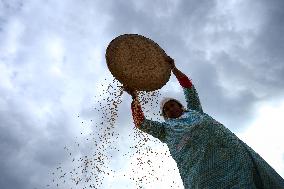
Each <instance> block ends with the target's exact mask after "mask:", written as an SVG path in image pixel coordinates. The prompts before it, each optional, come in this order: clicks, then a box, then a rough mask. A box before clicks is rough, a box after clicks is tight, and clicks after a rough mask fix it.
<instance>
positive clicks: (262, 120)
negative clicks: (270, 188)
mask: <svg viewBox="0 0 284 189" xmlns="http://www.w3.org/2000/svg"><path fill="white" fill-rule="evenodd" d="M256 107H257V108H256V109H257V110H258V111H257V112H256V115H255V118H254V120H253V121H252V123H251V124H250V125H249V126H248V128H247V129H245V130H244V131H243V132H240V133H239V134H238V136H239V137H240V138H241V139H242V140H243V141H245V142H246V143H247V144H248V145H249V146H251V147H252V148H253V149H254V150H255V151H256V152H257V153H258V154H260V155H261V156H262V157H263V158H264V159H265V160H266V161H267V162H268V163H269V164H270V165H271V166H272V167H273V168H274V169H275V170H276V171H277V172H278V173H279V174H280V175H281V176H282V177H284V148H283V147H284V140H283V138H284V116H283V112H284V100H282V101H280V100H279V101H272V102H265V103H261V104H258V105H256Z"/></svg>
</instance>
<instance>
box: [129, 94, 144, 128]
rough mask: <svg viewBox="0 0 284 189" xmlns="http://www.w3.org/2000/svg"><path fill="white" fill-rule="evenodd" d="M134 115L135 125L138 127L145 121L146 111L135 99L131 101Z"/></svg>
mask: <svg viewBox="0 0 284 189" xmlns="http://www.w3.org/2000/svg"><path fill="white" fill-rule="evenodd" d="M131 110H132V117H133V120H134V124H135V127H136V128H138V127H139V126H140V125H141V123H142V122H143V121H144V118H145V117H144V113H143V111H142V107H141V105H140V104H139V102H135V99H134V100H133V101H132V103H131Z"/></svg>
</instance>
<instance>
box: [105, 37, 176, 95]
mask: <svg viewBox="0 0 284 189" xmlns="http://www.w3.org/2000/svg"><path fill="white" fill-rule="evenodd" d="M166 56H167V54H166V53H165V51H164V50H163V49H162V48H161V47H160V46H159V45H158V44H157V43H155V42H154V41H152V40H151V39H148V38H146V37H144V36H141V35H138V34H124V35H120V36H118V37H116V38H115V39H113V40H112V41H111V42H110V43H109V45H108V47H107V49H106V62H107V66H108V69H109V70H110V72H111V73H112V75H113V76H114V77H115V78H116V79H117V80H118V81H119V82H121V83H122V84H123V85H126V86H128V87H129V88H130V89H134V90H138V91H154V90H157V89H160V88H162V87H163V86H164V85H165V84H166V83H167V82H168V80H169V78H170V75H171V68H170V65H169V63H168V62H167V61H166Z"/></svg>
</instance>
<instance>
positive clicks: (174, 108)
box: [164, 100, 183, 118]
mask: <svg viewBox="0 0 284 189" xmlns="http://www.w3.org/2000/svg"><path fill="white" fill-rule="evenodd" d="M164 112H165V114H166V116H167V117H168V118H178V117H179V116H181V114H182V112H183V110H182V108H181V107H180V105H179V104H178V103H177V102H175V101H173V100H170V101H168V102H166V104H165V105H164Z"/></svg>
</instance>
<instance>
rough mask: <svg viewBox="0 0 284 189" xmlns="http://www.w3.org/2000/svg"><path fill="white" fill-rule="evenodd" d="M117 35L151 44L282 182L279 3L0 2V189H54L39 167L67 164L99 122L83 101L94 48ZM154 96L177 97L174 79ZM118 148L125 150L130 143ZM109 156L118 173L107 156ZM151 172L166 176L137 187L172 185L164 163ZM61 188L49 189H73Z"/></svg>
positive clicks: (125, 108) (94, 67)
mask: <svg viewBox="0 0 284 189" xmlns="http://www.w3.org/2000/svg"><path fill="white" fill-rule="evenodd" d="M125 33H137V34H141V35H144V36H146V37H148V38H151V39H152V40H154V41H155V42H157V43H158V44H159V45H160V46H161V47H162V48H163V49H164V50H165V51H166V53H167V54H168V55H170V56H171V57H172V58H174V59H175V62H176V66H177V67H178V68H179V69H180V70H182V71H183V72H184V73H185V74H186V75H187V76H188V77H190V78H191V79H192V81H193V83H194V84H195V87H196V89H197V91H198V94H199V97H200V100H201V103H202V106H203V110H204V111H205V112H206V113H208V114H209V115H211V116H212V117H214V118H215V119H217V120H218V121H220V122H222V123H223V124H224V125H225V126H226V127H228V128H229V129H230V130H232V131H233V132H234V133H236V134H237V135H238V136H239V137H240V138H241V139H242V140H244V141H245V142H246V143H247V144H248V145H249V146H251V147H252V148H253V149H254V150H255V151H256V152H257V153H259V154H260V155H261V156H262V157H263V158H264V159H265V160H266V161H267V162H268V163H269V164H270V165H271V166H272V167H273V168H274V169H275V170H276V171H277V172H278V173H279V174H280V175H281V176H282V177H284V140H283V138H284V129H283V128H284V117H283V112H284V84H283V81H284V36H283V33H284V1H283V0H271V1H266V0H230V1H227V0H226V1H225V0H224V1H221V0H215V1H213V0H199V1H197V0H195V1H194V0H163V1H162V0H144V1H134V0H129V1H126V0H125V1H123V0H113V1H111V0H109V1H102V0H83V1H75V0H60V1H58V0H45V1H43V0H26V1H22V0H1V1H0V170H1V171H0V188H1V189H2V188H3V189H19V188H21V189H31V188H45V187H46V185H47V184H50V185H51V186H50V187H49V188H55V186H54V185H52V184H53V183H52V182H51V180H52V179H53V177H52V175H51V172H52V171H53V170H54V169H56V167H58V165H59V163H64V166H65V167H69V168H71V169H72V166H74V164H72V163H70V161H69V159H68V158H69V156H68V154H67V153H66V150H65V149H64V147H65V146H72V145H74V144H75V143H76V142H78V141H80V143H81V144H84V139H85V138H84V137H86V136H84V135H87V134H89V133H91V132H93V131H94V130H95V129H94V127H92V124H91V123H90V122H91V121H90V120H92V122H99V121H101V120H100V119H99V118H98V116H97V115H96V113H94V106H95V107H98V104H97V103H95V102H96V100H97V99H96V97H95V96H97V95H99V94H101V93H102V91H103V90H104V89H105V86H106V85H107V84H108V83H110V82H111V81H112V79H113V78H112V76H111V74H110V72H109V70H108V69H107V66H106V61H105V49H106V47H107V45H108V44H109V42H110V41H111V40H112V39H113V38H115V37H116V36H118V35H121V34H125ZM105 79H106V80H105ZM101 84H103V85H104V86H101ZM169 89H171V90H169ZM160 93H161V97H164V96H169V97H174V98H177V99H179V100H181V101H182V102H183V103H184V102H185V100H184V96H183V92H182V89H181V87H180V86H179V84H178V82H177V80H176V78H175V77H174V76H172V77H171V78H170V81H169V82H168V83H167V84H166V85H165V86H164V87H163V88H162V90H161V92H160ZM130 102H131V101H130V98H129V96H128V95H126V94H123V96H122V103H121V104H120V108H119V118H118V121H117V128H119V129H118V132H120V135H121V136H123V135H125V133H128V132H133V131H132V130H131V129H132V128H133V122H132V117H131V112H130ZM157 110H158V108H157ZM78 115H79V116H80V117H78ZM145 116H146V117H147V118H152V117H153V116H152V114H151V113H145ZM82 121H83V122H84V123H83V124H82V123H81V122H82ZM83 125H84V126H83ZM81 132H83V134H81ZM119 141H120V142H118V145H120V144H121V149H122V150H123V149H125V150H126V151H127V149H129V146H127V144H130V143H133V141H134V140H133V138H131V137H124V138H120V139H119ZM134 143H135V142H134ZM149 145H150V146H151V147H152V148H153V149H156V150H157V151H159V150H160V151H166V150H167V149H166V147H165V146H164V145H162V144H158V143H157V142H156V143H155V144H154V143H149ZM86 146H87V145H86ZM89 146H91V144H90V145H89ZM85 150H86V149H85ZM82 151H84V150H82V149H80V150H78V151H77V152H75V151H74V153H75V155H74V156H76V157H77V156H78V157H80V155H82ZM161 157H162V156H161ZM155 158H157V157H156V156H155V157H154V156H153V157H152V159H153V161H154V159H155ZM112 161H113V162H115V164H116V166H114V167H116V168H117V167H119V168H120V169H121V171H120V173H129V170H130V165H128V164H126V162H125V160H123V158H122V159H121V158H119V153H117V154H116V155H115V156H114V157H113V159H112ZM129 161H130V160H129ZM156 161H157V162H158V161H159V160H156ZM160 165H161V166H162V167H165V169H168V168H169V169H170V170H175V171H166V172H167V173H164V174H159V176H160V178H161V180H159V181H158V180H155V179H153V181H152V183H151V184H149V185H147V186H146V185H145V188H154V187H155V186H156V185H159V186H163V185H164V186H163V187H162V188H170V186H169V184H167V181H169V180H170V181H172V180H171V179H174V180H176V187H178V186H179V187H181V188H182V185H181V180H180V178H179V175H178V171H177V170H176V169H174V168H175V164H174V162H173V160H171V159H170V158H168V159H167V163H165V162H164V163H161V162H160ZM66 169H67V168H66ZM129 174H130V173H129ZM138 174H139V173H138ZM141 174H142V173H141ZM149 177H151V176H150V175H149ZM167 178H171V179H167ZM66 182H67V184H65V185H60V187H59V188H71V187H73V188H76V187H75V186H74V183H73V182H71V181H68V180H66ZM105 182H106V183H108V185H107V184H106V185H105V186H102V188H103V187H105V188H114V189H121V188H133V187H132V185H133V182H132V181H131V180H129V179H128V180H127V179H122V177H121V176H119V175H115V178H113V179H112V178H108V179H106V181H105Z"/></svg>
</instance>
